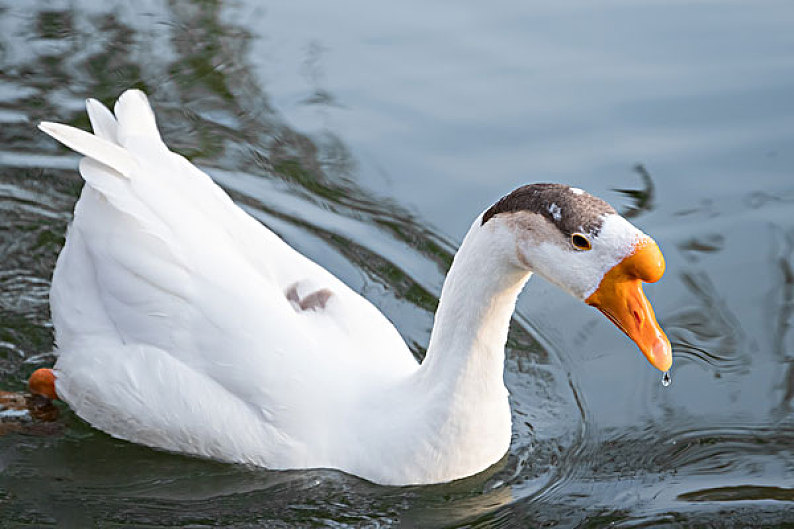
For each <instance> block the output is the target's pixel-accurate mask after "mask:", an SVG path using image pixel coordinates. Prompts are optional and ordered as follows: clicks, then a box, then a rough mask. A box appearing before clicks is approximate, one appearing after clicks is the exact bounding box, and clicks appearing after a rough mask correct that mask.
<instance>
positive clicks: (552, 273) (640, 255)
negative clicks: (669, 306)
mask: <svg viewBox="0 0 794 529" xmlns="http://www.w3.org/2000/svg"><path fill="white" fill-rule="evenodd" d="M489 224H491V225H492V228H491V229H492V230H493V232H494V233H498V234H500V235H501V236H500V237H499V239H500V240H501V241H503V243H502V244H503V245H506V246H507V247H508V250H507V251H508V255H509V256H510V258H511V259H512V260H513V261H514V264H515V266H517V267H519V268H522V269H525V270H527V271H530V272H533V273H536V274H538V275H540V276H542V277H544V278H545V279H546V280H548V281H550V282H551V283H553V284H555V285H557V286H559V287H560V288H561V289H563V290H564V291H566V292H568V293H569V294H571V295H572V296H574V297H575V298H577V299H579V300H581V301H584V302H585V303H587V304H588V305H591V306H593V307H595V308H597V309H598V310H600V311H601V312H602V313H604V314H605V315H606V316H607V317H608V318H609V319H610V320H611V321H612V322H613V323H614V324H615V325H617V327H618V328H620V329H621V330H622V331H623V332H624V333H626V334H627V335H628V336H629V338H631V339H632V340H633V341H634V342H635V343H636V344H637V346H638V347H639V348H640V351H642V353H643V354H644V355H645V357H646V358H647V359H648V361H649V362H650V363H651V364H652V365H653V366H654V367H656V368H658V369H660V370H661V371H667V370H668V369H670V366H671V365H672V361H673V360H672V353H671V347H670V341H669V340H668V339H667V336H666V335H665V334H664V332H663V331H662V329H661V328H660V326H659V324H658V323H657V321H656V317H655V315H654V313H653V308H652V307H651V304H650V303H649V302H648V299H647V298H646V297H645V294H644V292H643V290H642V283H653V282H655V281H658V280H659V279H660V278H661V277H662V274H663V273H664V267H665V265H664V258H663V257H662V253H661V251H660V250H659V247H658V246H657V244H656V242H654V240H653V239H651V238H650V237H648V236H647V235H646V234H644V233H643V232H642V231H640V230H639V229H637V228H636V227H634V226H633V225H632V224H631V223H630V222H629V221H627V220H626V219H625V218H623V217H622V216H620V215H619V214H618V213H617V212H616V211H615V209H614V208H612V206H610V205H609V204H607V203H606V202H604V201H603V200H601V199H600V198H597V197H594V196H592V195H590V194H588V193H585V192H584V191H582V190H581V189H578V188H573V187H569V186H566V185H561V184H532V185H527V186H523V187H520V188H518V189H516V190H515V191H513V192H512V193H510V194H508V195H506V196H505V197H503V198H502V199H500V200H499V201H498V202H496V203H495V204H494V205H493V206H492V207H491V208H490V209H488V210H487V211H486V212H485V213H483V215H482V217H481V225H482V227H483V228H485V227H487V226H488V225H489Z"/></svg>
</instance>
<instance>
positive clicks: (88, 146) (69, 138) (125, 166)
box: [39, 121, 138, 178]
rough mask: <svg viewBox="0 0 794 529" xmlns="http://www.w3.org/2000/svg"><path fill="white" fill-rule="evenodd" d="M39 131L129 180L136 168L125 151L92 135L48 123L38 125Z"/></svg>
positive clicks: (135, 164) (131, 158)
mask: <svg viewBox="0 0 794 529" xmlns="http://www.w3.org/2000/svg"><path fill="white" fill-rule="evenodd" d="M39 129H41V131H42V132H44V133H46V134H49V135H50V136H52V137H53V138H55V139H56V140H58V141H59V142H61V143H63V144H64V145H66V146H67V147H69V148H70V149H73V150H75V151H77V152H79V153H80V154H83V155H85V156H88V157H89V158H93V159H94V160H96V161H98V162H100V163H102V164H104V165H107V166H108V167H110V168H112V169H114V170H115V171H116V172H118V173H120V174H122V175H124V176H125V177H128V178H129V177H130V175H131V174H132V173H133V171H134V170H135V169H136V168H137V167H138V163H137V162H136V161H135V158H134V157H133V156H132V154H130V153H129V152H128V151H127V150H126V149H124V148H123V147H120V146H118V145H116V144H115V143H112V142H111V141H109V140H107V139H104V138H101V137H99V136H95V135H94V134H90V133H88V132H85V131H83V130H80V129H76V128H74V127H70V126H68V125H62V124H60V123H51V122H48V121H43V122H41V123H39Z"/></svg>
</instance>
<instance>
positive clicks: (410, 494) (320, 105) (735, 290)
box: [0, 0, 794, 527]
mask: <svg viewBox="0 0 794 529" xmlns="http://www.w3.org/2000/svg"><path fill="white" fill-rule="evenodd" d="M0 6H2V7H0V27H2V32H0V68H1V69H2V74H3V75H2V79H0V122H2V124H3V126H2V127H0V137H1V138H2V142H0V388H1V389H5V390H21V389H22V388H23V387H24V382H25V380H26V379H27V377H28V375H29V374H30V373H31V372H33V371H34V370H35V369H36V368H38V367H48V366H50V365H51V364H52V362H53V360H54V358H53V356H52V354H51V351H52V346H53V344H52V327H51V323H50V319H49V314H48V308H47V291H48V287H49V279H50V275H51V272H52V269H53V267H54V263H55V258H56V256H57V252H58V250H59V248H60V247H61V245H62V244H63V237H64V232H65V229H66V226H67V223H68V222H69V219H70V216H71V211H72V207H73V204H74V201H75V200H76V198H77V196H78V193H79V189H80V185H81V182H80V179H79V177H77V176H76V174H75V166H76V157H75V156H74V155H73V154H71V153H69V152H68V151H67V150H66V149H63V148H61V147H58V146H57V145H56V144H55V142H53V141H51V140H49V139H48V138H46V137H45V136H44V135H43V134H40V133H38V132H37V131H36V130H35V127H34V125H35V123H36V122H37V121H39V120H42V119H48V120H55V121H62V122H66V123H70V124H73V125H76V126H79V127H82V128H87V127H88V122H87V118H86V116H85V114H84V111H83V103H84V99H85V97H87V96H93V97H97V98H99V99H101V100H103V101H105V102H111V101H112V100H113V99H114V98H115V97H116V96H118V94H119V93H120V92H121V91H122V90H124V89H125V88H129V87H131V86H136V87H139V88H143V89H145V90H146V91H147V92H148V93H150V94H151V96H152V100H153V102H154V105H155V107H156V110H157V113H158V117H159V119H160V127H161V130H162V132H163V135H164V137H165V139H166V141H167V142H168V143H169V145H171V146H172V148H174V149H175V150H177V151H179V152H181V153H183V154H185V155H187V156H188V157H190V158H191V159H192V160H193V161H194V162H195V163H197V164H199V165H200V166H202V167H204V168H205V169H206V170H207V171H209V172H210V173H211V174H212V176H213V177H214V178H215V179H216V180H217V181H218V182H219V183H220V184H221V185H223V186H224V187H225V188H226V189H227V190H228V191H229V192H230V194H231V195H232V196H233V198H234V199H235V200H236V201H237V202H238V203H239V204H241V205H242V206H243V207H244V208H245V209H246V210H247V211H249V212H250V213H251V214H252V215H254V216H255V217H256V218H258V219H259V220H261V221H262V222H265V223H266V224H267V225H268V226H270V227H271V228H272V229H273V230H275V231H276V232H278V233H279V234H280V235H281V236H282V237H284V238H285V239H286V240H288V241H289V242H290V243H291V244H293V245H294V246H295V247H296V248H298V249H299V250H301V251H302V252H304V253H306V254H307V255H309V256H310V257H312V258H313V259H315V260H317V261H318V262H320V263H321V264H323V265H324V266H326V267H327V268H329V269H330V270H332V271H333V272H334V273H335V274H337V275H338V276H340V277H341V278H342V279H344V280H345V281H346V282H347V283H348V284H350V285H351V286H352V287H353V288H355V289H356V290H357V291H359V292H362V293H363V294H364V295H365V296H366V297H368V298H369V299H371V300H372V301H373V302H374V303H375V304H376V305H377V306H378V307H380V308H381V310H383V311H384V313H385V314H386V315H387V316H388V317H389V318H391V319H392V321H394V322H395V324H396V325H397V328H398V329H399V330H400V332H401V333H402V335H403V336H404V337H405V339H406V341H407V343H408V344H409V345H410V347H411V349H412V350H413V351H414V353H415V355H416V356H417V357H418V358H421V357H422V356H423V354H424V347H425V346H426V344H427V339H428V337H429V332H430V328H431V325H432V314H433V311H434V309H435V305H436V302H437V296H438V294H439V291H440V287H441V283H442V281H443V276H444V273H445V271H446V269H447V268H448V266H449V264H450V261H451V257H452V255H453V253H454V250H455V248H456V247H457V244H458V243H459V241H460V239H461V237H462V236H463V234H464V233H465V230H466V229H467V227H468V225H469V224H470V222H471V220H472V219H473V218H474V217H475V216H476V215H477V214H478V213H479V212H480V211H482V210H483V209H484V208H485V207H487V206H489V205H490V204H491V203H493V202H494V201H495V200H496V199H498V198H499V197H500V196H502V195H503V194H504V193H506V192H508V191H510V190H511V189H512V188H514V187H516V186H518V185H520V184H523V183H527V182H530V181H560V182H565V183H569V184H572V185H576V186H578V187H581V188H583V189H586V190H588V191H590V192H592V193H594V194H596V195H598V196H601V197H603V198H605V199H607V200H609V201H610V202H611V203H612V204H613V205H614V206H615V207H617V208H618V209H619V210H621V211H622V212H623V213H624V214H625V215H626V216H627V217H630V218H631V220H632V221H633V222H635V223H636V224H637V225H638V226H640V227H641V228H642V229H643V230H645V231H647V232H648V233H649V234H652V235H653V236H654V238H655V239H656V240H657V242H659V244H660V247H661V248H662V251H663V252H664V253H665V258H666V261H667V273H666V275H665V277H664V278H663V279H662V280H661V282H660V283H657V284H655V285H648V286H647V287H646V292H647V294H648V296H649V298H650V299H651V301H652V303H653V304H654V308H655V312H656V314H657V317H658V319H659V322H660V324H661V325H662V326H663V328H664V329H665V330H666V331H667V332H668V335H669V337H670V339H671V341H672V344H673V352H674V366H675V367H674V368H675V370H676V383H675V385H672V386H670V387H666V388H665V387H660V385H659V378H658V377H659V373H658V372H656V371H655V370H653V369H652V368H651V367H650V366H648V364H647V362H646V361H645V359H644V358H643V357H642V355H641V354H640V353H639V352H638V351H637V350H636V347H634V346H633V345H632V344H631V343H630V342H629V341H628V340H627V339H626V338H625V337H624V336H623V335H622V333H620V332H619V331H618V330H617V329H615V328H614V326H612V325H611V324H610V323H609V322H607V321H606V319H605V318H603V317H602V316H601V315H600V314H598V313H597V312H596V311H593V310H592V309H590V308H588V307H586V306H585V305H583V304H581V303H578V302H576V301H575V300H573V299H571V298H568V297H566V296H565V295H564V294H562V293H561V292H559V291H558V290H557V289H555V288H554V287H552V286H550V285H547V284H544V283H542V282H541V281H540V280H532V281H531V283H530V285H529V286H528V288H527V290H526V292H525V293H524V294H523V295H522V297H521V299H520V301H519V307H518V311H517V314H516V317H515V319H514V322H513V326H512V329H511V334H510V339H509V343H508V348H507V362H506V373H505V379H506V383H507V386H508V388H509V389H510V391H511V401H512V402H511V403H512V407H513V422H514V435H513V443H512V446H511V450H510V452H509V453H508V454H507V455H506V457H505V458H504V460H503V461H502V462H500V463H499V464H498V465H496V466H495V467H493V468H492V469H490V470H489V471H488V472H485V473H483V474H482V475H479V476H474V477H472V478H469V479H466V480H462V481H460V482H456V483H452V484H446V485H437V486H432V487H405V488H387V487H379V486H375V485H372V484H369V483H366V482H364V481H362V480H359V479H357V478H354V477H351V476H346V475H344V474H341V473H339V472H334V471H329V470H314V471H295V472H271V471H267V470H262V469H248V468H241V467H238V466H233V465H225V464H220V463H215V462H211V461H202V460H197V459H192V458H188V457H183V456H179V455H173V454H167V453H162V452H158V451H154V450H150V449H147V448H143V447H139V446H135V445H132V444H129V443H125V442H122V441H118V440H115V439H112V438H109V437H108V436H106V435H104V434H102V433H100V432H97V431H95V430H93V429H92V428H90V427H89V426H87V425H86V424H84V423H83V422H82V421H80V420H79V419H78V418H76V417H75V416H74V415H73V414H72V413H71V412H70V411H69V410H68V409H61V410H60V411H61V413H60V417H59V418H58V419H57V420H56V421H54V422H49V423H42V424H40V425H38V426H37V427H35V428H32V427H31V428H27V429H25V430H23V431H8V432H7V433H6V434H5V435H2V436H0V519H2V521H3V524H2V525H4V526H9V527H19V526H35V527H41V526H59V527H91V526H113V527H117V526H131V527H166V526H170V527H173V526H190V527H210V526H224V527H262V526H266V527H309V526H311V527H324V526H328V527H378V526H380V527H385V526H392V525H398V524H399V525H402V526H404V527H516V526H518V527H525V526H538V525H559V526H590V527H600V526H617V527H637V526H672V527H681V526H704V525H710V526H741V527H745V526H763V527H768V526H776V525H784V524H792V523H794V514H792V513H794V417H793V415H794V414H793V413H792V404H794V402H793V399H794V335H793V334H792V332H791V331H790V330H791V325H792V304H793V303H794V301H792V300H794V264H792V263H794V220H792V219H794V179H792V174H793V173H794V154H793V153H794V149H792V147H793V146H794V98H792V97H791V93H792V89H794V68H792V67H793V66H794V53H792V51H794V32H792V31H791V30H790V28H791V27H792V23H794V8H792V7H791V5H790V3H788V2H782V1H780V2H775V1H771V0H770V1H760V2H753V3H752V5H751V4H749V3H748V4H743V3H728V2H721V3H717V2H709V1H699V2H698V1H695V2H669V1H665V2H643V3H641V4H637V3H634V2H622V1H614V2H608V3H599V5H598V7H596V6H595V5H594V4H591V3H589V2H579V1H572V2H566V3H564V4H562V3H553V4H552V3H546V2H544V3H541V2H521V3H508V2H498V3H488V4H487V5H486V4H482V5H477V4H470V5H468V4H467V5H461V4H460V3H452V2H447V3H433V4H427V3H424V2H423V3H419V2H410V1H409V2H401V3H399V4H396V5H390V6H384V5H376V4H370V3H366V2H349V3H347V4H345V5H344V6H342V5H339V4H338V3H328V2H301V3H289V2H282V3H276V2H267V3H261V2H256V1H254V0H238V1H236V2H229V3H225V4H223V5H221V4H220V3H218V2H198V1H195V2H190V1H186V0H173V1H170V2H160V1H155V0H149V1H145V2H135V3H127V2H97V1H88V0H78V1H71V2H65V1H64V2H52V1H48V2H44V1H40V2H35V1H29V2H22V3H20V2H12V1H5V2H3V1H2V0H0ZM384 420H388V418H384ZM0 430H2V429H0ZM3 431H4V430H3Z"/></svg>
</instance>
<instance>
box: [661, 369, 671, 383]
mask: <svg viewBox="0 0 794 529" xmlns="http://www.w3.org/2000/svg"><path fill="white" fill-rule="evenodd" d="M672 383H673V377H671V376H670V371H665V372H664V375H662V386H664V387H667V386H669V385H670V384H672Z"/></svg>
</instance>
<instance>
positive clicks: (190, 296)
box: [30, 90, 672, 485]
mask: <svg viewBox="0 0 794 529" xmlns="http://www.w3.org/2000/svg"><path fill="white" fill-rule="evenodd" d="M87 108H88V115H89V117H90V119H91V125H92V127H93V129H94V134H89V133H87V132H84V131H81V130H77V129H74V128H72V127H68V126H65V125H60V124H55V123H42V124H41V125H40V128H41V130H43V131H44V132H46V133H47V134H49V135H50V136H52V137H54V138H55V139H57V140H58V141H60V142H62V143H64V144H65V145H67V146H68V147H71V148H72V149H74V150H76V151H78V152H80V153H82V154H83V155H85V156H86V157H85V158H83V159H82V161H81V162H80V173H81V174H82V176H83V178H84V179H85V181H86V186H85V188H84V189H83V192H82V196H81V197H80V200H79V201H78V203H77V206H76V207H75V214H74V221H73V222H72V225H71V227H70V228H69V231H68V234H67V238H66V245H65V246H64V248H63V250H62V252H61V254H60V257H59V258H58V263H57V266H56V267H55V272H54V276H53V280H52V290H51V293H50V304H51V308H52V318H53V321H54V324H55V330H56V342H57V351H58V355H59V356H58V360H57V363H56V364H55V366H54V368H53V369H40V370H38V371H37V372H36V373H34V375H33V376H32V377H31V381H30V386H31V389H32V390H33V391H34V392H36V393H41V394H45V395H48V396H50V397H56V396H57V397H58V398H60V399H62V400H64V401H65V402H66V403H68V404H69V406H71V408H72V409H73V410H74V411H75V412H76V413H77V414H78V415H79V416H80V417H82V418H83V419H85V420H86V421H88V422H89V423H91V424H92V425H93V426H95V427H97V428H99V429H101V430H104V431H105V432H107V433H109V434H111V435H113V436H115V437H119V438H122V439H127V440H130V441H133V442H136V443H141V444H144V445H148V446H152V447H159V448H163V449H166V450H172V451H176V452H185V453H189V454H195V455H199V456H205V457H210V458H215V459H219V460H223V461H230V462H239V463H247V464H252V465H259V466H264V467H269V468H273V469H288V468H312V467H327V468H337V469H341V470H343V471H346V472H349V473H351V474H355V475H358V476H361V477H363V478H366V479H369V480H371V481H373V482H376V483H382V484H391V485H406V484H420V483H438V482H444V481H450V480H454V479H457V478H462V477H465V476H469V475H472V474H475V473H477V472H480V471H482V470H484V469H486V468H487V467H489V466H490V465H492V464H493V463H495V462H496V461H498V460H499V459H500V458H501V457H502V456H503V455H504V453H505V452H506V451H507V450H508V448H509V444H510V435H511V423H510V422H511V414H510V407H509V404H508V393H507V389H506V388H505V386H504V382H503V363H504V345H505V341H506V338H507V329H508V323H509V321H510V317H511V315H512V313H513V310H514V307H515V302H516V298H517V296H518V294H519V292H520V291H521V289H522V288H523V286H524V284H525V283H526V281H527V279H529V277H530V275H531V274H532V272H536V273H538V274H540V275H541V276H543V277H545V278H547V279H548V280H550V281H552V282H553V283H555V284H557V285H559V286H560V287H562V288H563V289H564V290H566V291H567V292H569V293H571V294H572V295H573V296H575V297H577V298H579V299H581V300H584V301H586V302H587V303H588V304H590V305H594V306H596V307H597V308H599V309H600V310H602V311H603V312H604V313H605V314H607V316H609V318H610V319H611V320H612V321H614V322H615V323H616V324H617V325H618V326H619V327H620V328H621V329H622V330H623V331H625V332H626V333H627V334H628V335H629V336H630V337H631V338H632V339H634V341H635V342H636V343H637V344H638V345H639V347H640V349H641V350H642V352H643V353H644V354H645V356H646V357H647V358H648V359H649V360H650V362H651V363H652V364H653V365H654V366H656V367H657V368H659V369H660V370H663V371H666V370H667V369H669V367H670V365H671V362H672V356H671V351H670V343H669V341H668V340H667V338H666V336H665V335H664V333H663V332H662V331H661V329H660V328H659V326H658V324H657V323H656V319H655V317H654V315H653V310H652V309H651V307H650V305H649V303H648V301H647V299H646V298H645V296H644V295H643V292H642V287H641V283H642V281H656V280H658V279H659V278H660V277H661V275H662V273H663V271H664V260H663V258H662V255H661V253H660V251H659V249H658V247H657V245H656V244H655V243H654V242H653V240H652V239H650V238H649V237H647V236H646V235H644V234H643V233H642V232H641V231H639V230H638V229H637V228H635V227H634V226H632V225H631V224H629V222H627V221H626V220H625V219H623V218H622V217H620V216H619V215H618V214H616V213H615V211H614V210H613V209H612V208H611V207H610V206H609V205H608V204H606V203H605V202H603V201H602V200H600V199H598V198H595V197H593V196H591V195H588V194H586V193H584V192H582V191H581V190H579V189H575V188H569V187H567V186H562V185H556V184H536V185H530V186H524V187H521V188H519V189H517V190H515V191H514V192H512V193H510V194H509V195H507V196H506V197H504V198H503V199H502V200H500V201H499V202H497V203H496V204H494V205H493V206H492V207H491V208H490V209H488V210H487V211H486V212H484V213H483V214H482V215H480V216H478V217H477V219H476V220H475V221H474V223H473V224H472V226H471V229H470V230H469V232H468V234H467V235H466V238H465V239H464V241H463V244H462V245H461V247H460V250H459V251H458V253H457V255H456V256H455V260H454V262H453V264H452V268H451V269H450V271H449V275H448V276H447V278H446V281H445V282H444V287H443V290H442V294H441V300H440V303H439V307H438V312H437V313H436V317H435V326H434V328H433V332H432V336H431V338H430V344H429V347H428V349H427V357H426V359H425V361H424V362H423V363H422V364H421V365H419V364H417V362H416V361H415V360H414V358H413V356H412V355H411V353H410V352H409V350H408V348H407V347H406V345H405V343H404V342H403V341H402V339H401V338H400V335H399V334H398V333H397V331H396V330H395V328H394V326H393V325H392V324H391V323H390V322H389V321H388V320H387V319H386V318H385V317H384V316H383V315H382V314H381V313H380V312H379V311H378V310H377V309H376V308H375V307H374V306H373V305H372V304H370V303H369V302H368V301H367V300H365V299H364V298H362V297H361V296H359V295H358V294H356V293H355V292H353V291H352V290H351V289H350V288H348V287H347V286H346V285H344V284H343V283H342V282H340V281H339V280H338V279H337V278H335V277H334V276H333V275H331V274H330V273H328V272H327V271H326V270H324V269H323V268H321V267H320V266H318V265H317V264H315V263H313V262H312V261H310V260H308V259H307V258H305V257H304V256H302V255H301V254H299V253H297V252H296V251H295V250H293V249H292V248H290V247H289V246H288V245H287V244H286V243H284V242H283V241H282V240H281V239H280V238H279V237H277V236H276V235H275V234H273V233H272V232H270V231H269V230H268V229H267V228H266V227H264V226H263V225H261V224H260V223H259V222H257V221H255V220H254V219H253V218H251V217H250V216H248V215H247V214H246V213H245V212H243V211H242V210H241V209H240V208H238V207H237V206H236V205H235V204H234V203H233V202H232V201H231V200H230V198H229V197H228V196H227V195H226V193H224V191H223V190H222V189H221V188H220V187H218V186H217V185H215V184H214V183H213V182H212V180H211V179H210V178H209V177H208V176H207V175H206V174H205V173H203V172H202V171H200V170H199V169H197V168H196V167H195V166H193V165H192V164H191V163H190V162H188V161H187V160H186V159H185V158H183V157H182V156H179V155H178V154H175V153H173V152H171V151H169V150H168V148H167V147H166V145H165V144H164V143H163V142H162V140H161V139H160V135H159V134H158V131H157V127H156V125H155V119H154V114H153V113H152V110H151V108H150V107H149V104H148V102H147V100H146V96H145V95H144V94H143V93H142V92H139V91H136V90H130V91H127V92H125V93H124V94H123V95H122V96H121V97H120V98H119V100H118V102H117V103H116V106H115V109H114V111H115V116H114V115H113V114H112V113H111V112H110V111H109V110H108V109H107V108H105V107H104V106H103V105H102V104H101V103H99V102H97V101H95V100H91V99H89V100H88V102H87Z"/></svg>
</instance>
